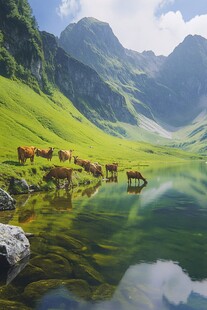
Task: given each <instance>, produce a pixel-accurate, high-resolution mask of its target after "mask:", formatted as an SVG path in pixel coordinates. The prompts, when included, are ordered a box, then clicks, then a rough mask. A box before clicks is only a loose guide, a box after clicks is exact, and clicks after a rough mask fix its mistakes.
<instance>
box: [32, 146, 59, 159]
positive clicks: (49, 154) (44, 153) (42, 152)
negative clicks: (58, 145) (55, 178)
mask: <svg viewBox="0 0 207 310" xmlns="http://www.w3.org/2000/svg"><path fill="white" fill-rule="evenodd" d="M53 151H54V147H50V148H49V150H41V149H36V152H35V154H36V155H37V156H41V157H43V158H47V160H50V161H51V159H52V155H53Z"/></svg>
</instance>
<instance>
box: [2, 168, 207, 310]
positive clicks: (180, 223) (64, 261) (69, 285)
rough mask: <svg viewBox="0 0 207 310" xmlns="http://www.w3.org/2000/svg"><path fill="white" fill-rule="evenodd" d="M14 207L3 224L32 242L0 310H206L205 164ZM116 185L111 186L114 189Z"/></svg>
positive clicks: (5, 288)
mask: <svg viewBox="0 0 207 310" xmlns="http://www.w3.org/2000/svg"><path fill="white" fill-rule="evenodd" d="M139 170H140V171H141V172H142V174H143V175H144V176H145V177H146V178H147V180H148V184H147V185H146V186H143V183H142V181H140V184H139V186H134V183H133V186H131V187H128V185H127V179H126V174H125V172H122V173H119V174H118V179H117V180H111V182H106V181H102V182H98V181H97V184H93V185H90V186H89V187H82V188H81V187H80V188H75V189H73V191H70V192H66V191H65V190H60V191H57V192H50V193H37V194H33V195H30V196H25V195H21V196H19V197H17V209H16V210H15V211H13V212H3V213H1V214H0V221H1V222H2V223H9V224H12V225H18V226H21V227H22V228H23V229H24V231H26V232H30V233H33V234H34V237H32V238H30V243H31V252H32V254H31V257H30V259H29V261H28V262H26V263H25V266H23V267H22V270H21V271H20V272H19V273H18V275H17V276H16V277H15V278H14V279H13V280H12V281H11V282H10V283H8V284H7V285H6V282H9V281H10V280H8V279H10V278H8V277H4V279H2V281H1V283H0V284H1V286H0V309H4V310H5V309H38V310H40V309H41V310H43V309H44V310H45V309H48V310H49V309H50V310H52V309H61V310H62V309H69V310H70V309H74V310H76V309H84V310H89V309H92V310H109V309H111V310H112V309H113V310H131V309H132V310H133V309H136V310H139V309H140V310H148V309H149V310H171V309H173V310H186V309H187V310H188V309H189V310H192V309H195V310H198V309H199V310H203V309H205V310H206V309H207V199H206V198H207V193H206V189H207V164H206V163H192V162H191V163H189V164H185V165H181V164H180V165H178V166H171V167H167V166H165V167H163V168H160V169H155V168H153V167H140V169H139ZM115 181H116V182H115Z"/></svg>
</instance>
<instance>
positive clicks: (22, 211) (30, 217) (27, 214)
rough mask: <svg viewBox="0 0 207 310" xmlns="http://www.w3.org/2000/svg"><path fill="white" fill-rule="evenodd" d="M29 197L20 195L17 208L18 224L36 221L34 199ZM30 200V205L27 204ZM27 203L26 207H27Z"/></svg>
mask: <svg viewBox="0 0 207 310" xmlns="http://www.w3.org/2000/svg"><path fill="white" fill-rule="evenodd" d="M30 198H31V196H30V195H22V197H20V200H19V202H18V207H21V208H19V212H18V213H19V216H18V221H19V223H30V222H33V221H35V220H36V212H35V204H36V202H37V200H36V199H30ZM29 200H30V203H28V202H29ZM27 203H28V205H27Z"/></svg>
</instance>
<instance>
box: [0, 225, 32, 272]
mask: <svg viewBox="0 0 207 310" xmlns="http://www.w3.org/2000/svg"><path fill="white" fill-rule="evenodd" d="M29 255H30V244H29V241H28V239H27V237H26V236H25V233H24V231H23V229H22V228H21V227H18V226H11V225H5V224H1V223H0V263H1V264H0V265H1V266H2V265H3V264H5V265H9V266H13V265H15V264H16V263H18V262H19V261H21V260H22V259H23V258H25V257H27V256H29Z"/></svg>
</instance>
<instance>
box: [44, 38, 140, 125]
mask: <svg viewBox="0 0 207 310" xmlns="http://www.w3.org/2000/svg"><path fill="white" fill-rule="evenodd" d="M42 40H43V48H44V54H45V60H46V71H47V72H48V75H49V76H50V79H51V81H53V82H54V83H55V84H56V85H57V86H58V87H59V88H60V90H61V91H62V92H63V93H64V94H65V95H66V96H67V97H68V98H69V99H71V100H72V101H73V103H74V104H75V106H76V107H77V108H78V109H79V110H80V111H81V112H82V113H83V114H84V115H85V116H86V117H87V118H88V119H90V120H91V121H92V122H93V123H95V124H97V125H99V122H98V120H101V119H104V120H108V121H111V122H115V121H117V120H118V121H122V122H127V123H134V124H135V123H136V120H135V118H134V116H133V115H132V114H131V113H130V112H129V110H128V108H127V105H126V101H125V98H124V97H123V96H122V95H121V94H119V93H118V92H116V91H114V90H112V89H111V87H110V86H109V85H107V84H106V83H105V82H104V81H103V80H102V79H101V78H100V76H99V75H98V74H97V73H96V72H95V71H94V70H93V69H91V68H90V67H88V66H86V65H84V64H82V63H80V62H79V61H77V60H76V59H74V58H72V57H71V56H70V55H68V54H67V53H66V52H65V51H64V50H63V49H62V48H60V47H58V45H57V43H56V39H55V37H54V36H52V35H50V34H48V33H46V32H43V33H42Z"/></svg>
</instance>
